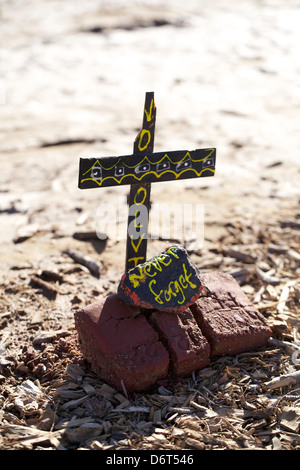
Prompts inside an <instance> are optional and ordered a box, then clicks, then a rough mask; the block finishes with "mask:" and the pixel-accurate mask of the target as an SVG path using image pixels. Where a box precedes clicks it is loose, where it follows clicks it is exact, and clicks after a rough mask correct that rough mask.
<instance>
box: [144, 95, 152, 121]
mask: <svg viewBox="0 0 300 470" xmlns="http://www.w3.org/2000/svg"><path fill="white" fill-rule="evenodd" d="M152 108H153V100H151V103H150V109H149V111H147V110H146V109H145V114H146V118H147V121H148V122H149V121H151V115H152Z"/></svg>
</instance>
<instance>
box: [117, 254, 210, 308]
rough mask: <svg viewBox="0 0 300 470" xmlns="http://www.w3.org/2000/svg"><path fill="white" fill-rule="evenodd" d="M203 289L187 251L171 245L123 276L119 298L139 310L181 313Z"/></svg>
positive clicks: (119, 288)
mask: <svg viewBox="0 0 300 470" xmlns="http://www.w3.org/2000/svg"><path fill="white" fill-rule="evenodd" d="M201 289H202V283H201V278H200V273H199V270H198V268H197V267H196V266H195V265H194V263H193V262H192V260H191V259H190V257H189V256H188V253H187V251H186V250H185V248H184V247H183V246H182V245H171V246H170V247H169V248H167V249H166V250H164V251H163V252H162V253H160V254H159V255H158V256H155V257H154V258H151V259H150V260H149V261H146V262H145V263H142V264H139V265H137V266H136V267H135V268H133V269H131V270H130V271H128V272H127V273H125V274H123V276H122V279H121V281H120V284H119V287H118V296H119V297H120V298H121V299H122V300H123V301H124V302H125V303H127V304H130V305H135V306H137V307H141V308H147V309H155V310H161V311H164V312H173V313H181V312H184V311H185V310H186V309H187V307H189V306H190V305H192V304H194V303H195V302H196V300H197V299H198V297H199V296H200V292H201Z"/></svg>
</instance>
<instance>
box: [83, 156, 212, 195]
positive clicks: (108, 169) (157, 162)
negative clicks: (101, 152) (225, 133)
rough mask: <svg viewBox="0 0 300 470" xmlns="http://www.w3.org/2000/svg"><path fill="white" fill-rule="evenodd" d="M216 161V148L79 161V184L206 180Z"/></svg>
mask: <svg viewBox="0 0 300 470" xmlns="http://www.w3.org/2000/svg"><path fill="white" fill-rule="evenodd" d="M215 159H216V149H215V148H207V149H196V150H175V151H171V152H168V151H166V152H155V153H151V152H149V149H147V151H143V152H140V154H136V153H134V154H133V155H124V156H121V157H102V158H97V157H94V158H80V166H79V183H78V185H79V188H80V189H89V188H104V187H107V186H121V185H126V184H138V183H139V182H141V183H156V182H161V181H175V180H182V179H189V178H200V177H202V178H203V177H208V176H213V175H214V173H215Z"/></svg>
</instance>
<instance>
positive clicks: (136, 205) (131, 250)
mask: <svg viewBox="0 0 300 470" xmlns="http://www.w3.org/2000/svg"><path fill="white" fill-rule="evenodd" d="M155 120H156V106H155V102H154V93H153V92H151V93H146V97H145V105H144V115H143V127H142V129H141V130H140V132H139V133H138V135H137V137H136V139H135V141H134V144H133V153H134V155H135V156H136V157H138V161H141V159H142V162H143V163H139V165H138V166H136V167H135V169H134V170H135V172H136V173H137V175H138V172H139V171H142V172H143V171H144V168H145V171H146V172H147V173H148V172H149V166H148V164H147V162H146V160H145V159H144V158H143V153H144V152H145V150H147V153H148V154H152V152H153V148H154V132H155ZM129 158H130V157H129ZM129 158H127V161H128V160H129ZM127 161H126V164H127V165H129V163H127ZM141 179H142V178H141ZM134 183H135V184H131V186H130V194H129V213H128V223H127V230H128V234H127V244H126V264H125V271H129V270H130V269H131V268H134V267H135V266H136V265H137V264H138V263H140V262H144V261H146V255H147V241H148V221H149V211H150V193H151V183H150V182H144V181H143V182H142V183H139V184H136V183H137V182H136V181H134ZM140 206H141V207H140ZM132 209H133V210H132ZM139 209H140V210H139ZM141 210H143V214H141ZM141 215H143V217H142V218H143V223H141V221H140V222H139V223H137V220H138V219H139V218H141ZM132 225H133V229H134V233H130V232H132V230H131V227H132ZM135 235H137V236H135Z"/></svg>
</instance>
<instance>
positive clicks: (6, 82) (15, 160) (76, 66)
mask: <svg viewBox="0 0 300 470" xmlns="http://www.w3.org/2000/svg"><path fill="white" fill-rule="evenodd" d="M299 24H300V6H299V2H298V1H296V0H290V1H289V2H285V1H283V0H272V1H271V0H244V1H242V2H241V1H238V0H232V1H231V2H222V1H221V0H214V1H212V2H205V1H204V0H199V1H192V0H186V1H185V2H179V1H171V0H168V1H164V2H161V1H159V0H155V1H151V2H150V1H146V0H144V1H131V2H126V1H123V0H118V1H104V0H102V1H92V0H89V1H86V2H79V1H75V0H73V1H71V0H65V1H64V2H59V1H58V0H57V1H55V0H48V1H46V0H43V1H40V0H39V1H38V0H24V1H18V0H10V1H8V0H7V1H6V0H2V1H1V3H0V35H1V48H0V61H1V62H0V63H1V68H0V110H1V122H0V169H1V173H0V174H1V176H0V180H1V187H0V193H1V198H0V222H1V233H0V240H1V245H0V261H1V272H0V278H1V290H2V292H1V302H2V305H1V317H0V318H1V321H2V329H1V330H0V339H1V344H2V345H4V347H5V349H6V350H7V351H9V352H10V353H11V354H12V351H13V348H16V347H21V346H20V344H23V343H22V341H27V338H28V335H29V337H30V336H31V337H32V334H33V333H34V334H35V333H36V332H38V331H40V330H47V329H49V328H54V329H72V328H73V311H74V308H75V307H77V306H78V305H81V304H84V303H86V302H87V301H90V300H91V299H93V298H94V297H95V296H96V295H98V294H101V293H108V292H110V291H114V289H115V287H116V285H117V283H118V280H119V278H120V276H121V274H122V273H123V270H124V265H125V240H124V238H125V236H124V234H125V232H126V219H127V205H126V196H127V194H128V187H126V186H124V187H122V188H105V189H101V190H100V189H99V190H86V191H81V190H79V189H78V188H77V179H78V160H79V157H80V156H89V155H90V156H95V155H99V156H105V155H127V154H130V153H131V152H132V147H133V141H134V139H135V137H136V134H137V132H138V130H139V129H140V126H141V123H142V109H143V105H144V97H145V92H146V91H154V92H155V101H156V106H157V120H156V133H155V150H156V151H163V150H177V149H194V148H207V147H216V148H217V166H216V174H215V176H214V177H213V178H205V179H204V178H203V179H198V180H189V181H181V182H172V183H156V184H153V185H152V202H153V203H154V202H155V203H170V201H171V202H172V203H174V204H175V203H178V204H182V203H191V204H203V205H204V210H205V217H204V243H203V244H200V245H196V246H195V245H193V251H192V254H193V256H194V260H195V262H197V264H198V265H199V267H200V268H201V267H202V266H203V267H205V265H206V263H205V260H206V259H208V265H211V266H213V267H218V266H220V263H219V264H218V260H219V258H218V249H219V248H220V243H222V241H223V240H226V237H227V236H228V230H229V228H230V227H233V228H236V227H240V232H239V233H242V232H243V233H244V238H242V237H239V238H238V239H236V240H235V239H234V236H233V237H231V239H230V241H231V244H232V245H239V248H240V249H242V248H243V246H242V242H243V240H244V241H245V245H247V240H248V245H247V250H248V252H249V253H250V254H251V249H252V248H251V246H252V245H251V243H252V242H251V243H249V240H250V238H251V237H250V238H249V237H248V238H249V239H247V234H248V232H249V231H251V230H252V229H253V228H255V227H256V228H257V227H258V228H257V231H256V233H257V232H258V231H259V227H262V228H264V230H265V231H266V232H267V231H268V225H271V226H272V227H273V228H274V227H275V228H276V230H277V228H278V230H280V226H282V224H284V223H286V222H291V223H292V224H290V226H289V227H291V228H290V231H289V233H288V237H287V239H288V243H290V246H291V247H292V249H293V250H294V251H296V253H299V236H298V234H299V223H300V221H299V218H300V212H299V199H300V187H299V176H300V159H299V139H300V137H299V131H298V123H299V106H300V88H299V73H300V65H299V57H298V56H299V44H300V32H299ZM104 203H111V204H113V205H114V206H116V207H119V208H120V214H121V221H120V234H121V237H120V238H121V239H120V240H118V241H116V240H114V239H111V238H110V239H108V240H107V242H106V243H105V242H103V241H100V240H97V239H93V240H87V241H82V240H77V239H74V233H76V232H87V231H95V230H99V231H102V229H103V231H109V227H106V226H105V227H102V223H103V221H101V219H100V220H99V217H97V207H98V206H99V205H100V204H104ZM280 224H281V225H280ZM24 230H26V231H27V234H25V236H24ZM288 230H289V229H288ZM22 236H23V238H22ZM189 236H190V234H187V238H189ZM20 237H21V238H20ZM283 238H284V237H283ZM180 241H181V242H182V243H186V239H185V238H184V239H182V240H180ZM269 242H270V243H272V241H269ZM265 243H266V244H267V243H268V239H267V237H266V242H265ZM165 245H166V241H160V240H150V241H149V244H148V253H149V257H150V256H152V255H155V254H157V253H158V251H160V249H161V248H164V247H165ZM225 248H230V247H226V246H225ZM66 249H78V250H80V251H81V252H82V253H83V254H85V255H89V256H91V257H92V258H93V259H94V260H95V261H96V262H97V263H99V264H100V265H101V268H102V274H101V276H100V279H96V278H94V277H93V276H91V275H90V273H89V272H88V271H87V270H86V269H85V268H82V267H81V266H79V265H76V264H74V262H73V261H72V260H71V259H70V258H69V257H68V256H66V255H65V254H64V251H65V250H66ZM253 249H254V248H253ZM207 257H208V258H207ZM208 265H206V267H207V266H208ZM238 267H241V265H239V266H238ZM224 269H226V270H228V271H230V269H231V267H230V269H229V265H228V267H226V265H225V267H224ZM43 270H44V271H45V270H49V271H51V273H52V276H53V273H54V272H55V273H58V274H61V275H62V276H63V278H64V282H63V283H62V284H61V285H59V286H58V287H59V288H58V293H59V295H57V297H56V299H55V301H53V300H52V301H49V299H47V298H45V296H44V295H43V294H42V293H41V290H39V289H34V287H32V285H31V284H30V282H31V283H32V276H34V275H41V273H42V272H43ZM295 272H297V271H295ZM298 277H299V276H298ZM52 281H53V277H52ZM249 292H251V293H252V294H253V290H252V291H251V289H250V291H249Z"/></svg>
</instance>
